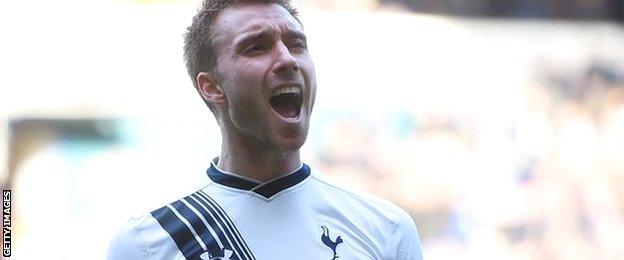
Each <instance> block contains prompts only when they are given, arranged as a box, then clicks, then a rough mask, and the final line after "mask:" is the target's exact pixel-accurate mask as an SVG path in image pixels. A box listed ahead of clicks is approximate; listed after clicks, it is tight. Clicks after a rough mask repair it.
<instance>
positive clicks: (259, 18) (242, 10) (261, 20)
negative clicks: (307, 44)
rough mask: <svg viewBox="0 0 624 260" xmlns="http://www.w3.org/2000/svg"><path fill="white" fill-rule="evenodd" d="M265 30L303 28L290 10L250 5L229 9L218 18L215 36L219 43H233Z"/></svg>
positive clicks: (300, 29)
mask: <svg viewBox="0 0 624 260" xmlns="http://www.w3.org/2000/svg"><path fill="white" fill-rule="evenodd" d="M263 30H277V31H296V32H301V33H303V28H302V27H301V25H300V24H299V22H297V20H296V19H295V18H294V17H293V16H292V15H290V13H289V12H288V10H286V9H285V8H284V7H282V6H281V5H279V4H276V3H250V4H239V5H234V6H231V7H228V8H226V9H224V10H223V11H221V13H220V14H219V16H217V18H216V20H215V25H214V33H215V34H214V36H215V39H216V40H217V42H218V43H221V42H224V41H225V42H231V41H233V40H235V38H237V37H238V36H243V35H245V34H246V33H252V32H258V31H263Z"/></svg>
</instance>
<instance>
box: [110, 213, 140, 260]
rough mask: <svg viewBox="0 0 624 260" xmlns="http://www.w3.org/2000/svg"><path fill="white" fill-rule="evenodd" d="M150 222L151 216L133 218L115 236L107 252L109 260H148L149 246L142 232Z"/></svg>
mask: <svg viewBox="0 0 624 260" xmlns="http://www.w3.org/2000/svg"><path fill="white" fill-rule="evenodd" d="M148 222H149V216H148V215H143V216H140V217H136V218H132V219H130V220H129V221H128V222H127V223H125V224H124V225H123V226H122V227H121V228H120V229H119V230H118V231H117V232H116V234H115V235H114V236H113V238H112V240H111V242H110V244H109V247H108V252H107V259H147V258H148V256H149V251H148V246H147V243H146V240H145V238H144V235H143V234H142V232H141V229H142V227H143V226H145V225H146V224H147V223H148Z"/></svg>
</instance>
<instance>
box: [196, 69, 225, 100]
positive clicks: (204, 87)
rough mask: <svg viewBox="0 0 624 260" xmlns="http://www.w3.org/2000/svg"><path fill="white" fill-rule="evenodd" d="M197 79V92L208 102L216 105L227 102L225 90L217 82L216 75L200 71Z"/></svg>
mask: <svg viewBox="0 0 624 260" xmlns="http://www.w3.org/2000/svg"><path fill="white" fill-rule="evenodd" d="M195 80H196V81H197V92H199V94H200V95H201V96H202V98H203V99H204V100H206V102H209V103H211V104H213V105H215V106H219V105H224V104H227V98H226V97H225V92H223V89H222V88H221V86H219V84H218V83H217V79H216V77H215V75H213V74H212V73H209V72H200V73H199V74H197V78H196V79H195Z"/></svg>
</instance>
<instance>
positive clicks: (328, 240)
mask: <svg viewBox="0 0 624 260" xmlns="http://www.w3.org/2000/svg"><path fill="white" fill-rule="evenodd" d="M321 228H322V229H323V234H322V235H321V242H323V244H324V245H326V246H327V247H329V248H330V249H331V250H332V252H333V253H334V256H333V258H332V260H336V259H338V253H337V252H336V248H337V247H338V245H339V244H341V243H342V242H343V241H342V238H341V237H340V236H338V237H336V240H332V239H331V238H330V236H329V228H327V227H326V226H321Z"/></svg>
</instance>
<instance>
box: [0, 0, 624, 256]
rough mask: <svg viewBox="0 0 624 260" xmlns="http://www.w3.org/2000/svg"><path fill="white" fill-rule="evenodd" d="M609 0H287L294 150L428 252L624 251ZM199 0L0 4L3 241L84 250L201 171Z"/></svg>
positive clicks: (204, 161)
mask: <svg viewBox="0 0 624 260" xmlns="http://www.w3.org/2000/svg"><path fill="white" fill-rule="evenodd" d="M622 2H623V1H621V0H613V1H610V0H575V1H559V0H548V1H537V0H524V1H512V0H504V1H496V0H473V1H461V0H443V1H435V0H377V1H376V0H343V1H338V0H336V1H334V0H300V1H296V2H295V3H296V4H297V6H298V7H299V8H300V9H301V12H302V20H303V22H304V24H305V27H306V31H307V34H308V37H309V39H310V43H309V44H310V50H311V54H312V56H313V59H314V61H315V63H316V69H317V78H318V81H319V86H318V87H319V89H318V96H317V104H316V107H315V109H316V110H315V113H314V115H313V121H312V129H311V131H310V136H309V140H308V143H307V145H306V146H305V148H304V158H305V161H307V162H308V163H310V164H311V165H313V166H316V167H317V168H318V169H320V170H322V171H324V172H325V173H326V174H327V175H329V176H330V177H331V178H333V179H335V180H336V181H337V182H341V183H344V184H345V185H347V186H350V187H352V188H353V189H359V190H364V191H369V192H372V193H375V194H377V195H379V196H382V197H385V198H387V199H390V200H392V201H394V202H395V203H396V204H398V205H400V206H401V207H403V208H405V209H406V210H408V211H409V213H410V214H411V215H412V216H413V218H414V219H415V221H416V223H417V226H418V228H419V231H420V235H421V238H422V242H423V249H424V256H425V259H427V260H438V259H566V260H568V259H571V260H573V259H624V235H623V234H624V90H623V89H624V87H623V71H624V65H623V61H624V30H623V29H624V26H623V22H622V14H623V12H624V10H623V9H622ZM198 3H199V0H180V1H174V0H161V1H150V0H134V1H133V0H91V1H77V0H60V1H37V0H31V1H4V2H3V3H2V4H0V32H1V34H0V35H2V40H1V41H0V71H1V72H0V75H1V76H0V89H1V91H2V92H1V94H0V144H1V145H0V165H2V168H1V171H0V183H1V184H2V186H3V188H4V189H7V188H10V189H12V190H13V203H14V204H13V226H12V231H13V251H12V253H13V257H12V258H11V259H102V258H104V254H105V250H106V246H107V243H108V240H109V238H110V236H111V235H112V234H113V232H115V229H116V228H118V227H119V226H120V225H122V223H124V222H125V221H127V220H128V218H129V217H131V216H136V215H138V214H141V213H144V212H147V211H149V210H152V209H154V208H156V207H159V206H161V205H162V204H164V203H166V202H169V201H172V200H174V199H177V198H179V197H181V196H183V195H186V194H185V193H186V192H187V191H188V190H191V189H194V188H196V187H200V186H201V185H203V184H205V183H206V178H205V175H204V171H205V169H206V168H207V165H208V163H209V160H210V159H211V158H213V156H216V155H218V152H219V145H220V144H219V143H220V138H219V131H218V128H217V126H216V124H215V123H214V120H213V117H212V115H211V114H210V112H209V110H208V109H207V108H205V106H204V105H203V103H202V102H201V100H200V98H199V96H198V95H197V94H196V93H195V91H194V90H193V88H192V84H191V82H190V81H189V79H188V77H187V74H186V71H185V68H184V65H183V61H182V35H183V33H184V30H185V28H186V26H187V25H188V24H189V23H190V21H191V18H192V16H193V15H194V13H195V10H196V8H197V6H198Z"/></svg>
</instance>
